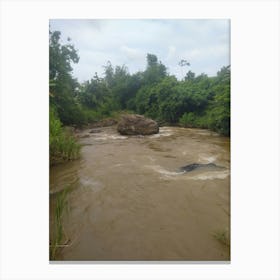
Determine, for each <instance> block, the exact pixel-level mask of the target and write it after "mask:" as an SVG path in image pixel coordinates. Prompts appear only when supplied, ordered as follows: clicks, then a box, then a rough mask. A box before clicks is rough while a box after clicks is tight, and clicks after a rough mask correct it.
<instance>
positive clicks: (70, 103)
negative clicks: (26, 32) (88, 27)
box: [49, 31, 84, 124]
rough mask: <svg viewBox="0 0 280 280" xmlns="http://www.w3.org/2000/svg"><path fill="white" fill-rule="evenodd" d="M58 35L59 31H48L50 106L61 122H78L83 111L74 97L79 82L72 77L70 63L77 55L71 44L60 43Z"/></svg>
mask: <svg viewBox="0 0 280 280" xmlns="http://www.w3.org/2000/svg"><path fill="white" fill-rule="evenodd" d="M60 36H61V33H60V32H59V31H54V32H52V31H50V32H49V58H50V59H49V80H50V89H49V92H50V93H51V94H50V106H51V107H55V109H56V111H57V113H58V117H59V119H60V120H61V122H62V123H63V124H80V123H82V122H83V121H84V120H83V113H82V111H81V108H80V106H79V104H78V102H77V100H76V99H75V98H76V95H77V89H78V86H79V84H78V82H77V80H76V79H74V78H73V77H72V70H73V69H72V67H71V63H78V61H79V56H78V54H77V50H76V49H75V48H74V46H73V45H71V44H70V43H68V44H66V45H62V44H61V43H60ZM69 41H70V39H69V38H68V42H69Z"/></svg>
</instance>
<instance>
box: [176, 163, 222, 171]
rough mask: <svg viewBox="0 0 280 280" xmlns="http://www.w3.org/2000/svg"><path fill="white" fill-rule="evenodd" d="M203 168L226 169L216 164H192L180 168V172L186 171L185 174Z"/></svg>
mask: <svg viewBox="0 0 280 280" xmlns="http://www.w3.org/2000/svg"><path fill="white" fill-rule="evenodd" d="M201 168H218V169H220V168H222V169H223V168H224V167H222V166H218V165H216V164H215V163H204V164H203V163H192V164H188V165H185V166H182V167H180V171H185V172H190V171H193V170H196V169H201Z"/></svg>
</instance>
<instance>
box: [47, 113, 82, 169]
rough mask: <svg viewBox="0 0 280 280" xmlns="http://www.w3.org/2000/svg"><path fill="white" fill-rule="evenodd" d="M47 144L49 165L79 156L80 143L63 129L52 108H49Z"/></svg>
mask: <svg viewBox="0 0 280 280" xmlns="http://www.w3.org/2000/svg"><path fill="white" fill-rule="evenodd" d="M49 146H50V150H49V152H50V165H54V164H57V163H60V162H64V161H68V160H73V159H76V158H78V157H79V151H80V145H79V144H78V143H77V142H76V140H75V138H74V137H73V136H72V135H71V134H69V133H67V132H66V131H64V129H63V127H62V124H61V122H60V120H59V119H58V117H57V116H56V113H55V110H54V109H53V108H51V110H50V134H49Z"/></svg>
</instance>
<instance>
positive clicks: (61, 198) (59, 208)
mask: <svg viewBox="0 0 280 280" xmlns="http://www.w3.org/2000/svg"><path fill="white" fill-rule="evenodd" d="M69 191H70V187H67V188H65V189H64V190H63V191H61V192H59V193H57V194H55V201H54V210H53V211H52V212H53V213H52V214H53V217H52V218H53V220H54V222H53V225H52V232H51V244H50V259H51V260H55V259H56V258H57V254H58V250H59V248H61V247H63V245H62V242H63V239H65V237H64V236H65V233H64V231H63V225H62V218H63V214H64V212H65V208H66V207H67V194H68V193H69Z"/></svg>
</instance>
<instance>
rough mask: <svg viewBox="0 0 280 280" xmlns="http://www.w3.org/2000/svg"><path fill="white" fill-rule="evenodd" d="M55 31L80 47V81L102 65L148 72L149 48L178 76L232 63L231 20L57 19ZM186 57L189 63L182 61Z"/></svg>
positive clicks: (76, 68) (213, 70)
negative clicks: (146, 70)
mask: <svg viewBox="0 0 280 280" xmlns="http://www.w3.org/2000/svg"><path fill="white" fill-rule="evenodd" d="M50 30H51V31H60V32H61V39H62V40H61V42H62V43H63V44H66V43H67V38H68V37H70V38H71V43H72V44H73V45H74V46H75V48H76V49H77V50H78V55H79V57H80V60H79V63H78V64H72V67H73V76H74V77H75V78H77V79H78V81H79V82H83V81H86V80H90V79H91V78H92V77H93V76H94V74H95V72H97V74H98V76H101V77H102V76H103V73H104V68H103V66H104V65H106V64H107V61H110V62H111V63H112V65H113V66H114V67H115V66H117V65H119V66H122V65H126V66H127V67H128V69H129V72H130V73H131V74H133V73H135V72H137V71H144V70H145V68H146V64H147V63H146V55H147V53H151V54H155V55H156V56H157V57H158V60H159V61H161V62H162V63H163V64H164V65H165V66H166V67H167V69H168V73H169V74H171V75H175V76H176V77H177V78H178V79H181V78H182V77H183V76H185V74H186V72H188V71H189V70H191V71H192V72H194V73H196V75H199V74H201V73H205V74H207V75H208V76H214V75H216V73H217V72H218V71H219V70H220V69H221V67H223V66H227V65H229V64H230V20H228V19H182V20H181V19H168V20H165V19H155V20H153V19H117V20H115V19H114V20H107V19H102V20H96V19H94V20H89V19H53V20H50ZM181 59H185V60H187V61H188V62H189V63H190V66H184V67H181V66H179V65H178V63H179V61H180V60H181Z"/></svg>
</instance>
